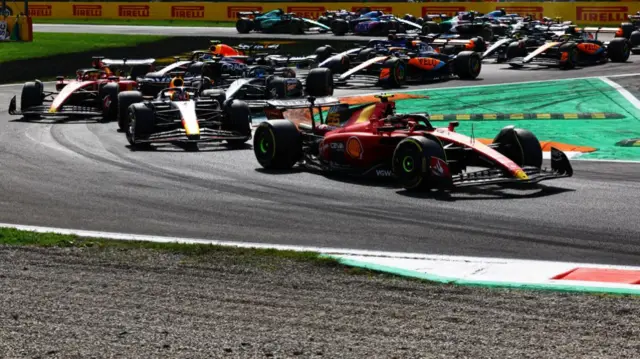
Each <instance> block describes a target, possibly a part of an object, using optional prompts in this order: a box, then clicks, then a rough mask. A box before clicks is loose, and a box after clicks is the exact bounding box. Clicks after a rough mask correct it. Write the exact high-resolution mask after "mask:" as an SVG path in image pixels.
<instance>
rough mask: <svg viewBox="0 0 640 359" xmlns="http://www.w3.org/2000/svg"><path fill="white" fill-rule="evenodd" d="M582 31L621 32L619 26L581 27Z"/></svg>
mask: <svg viewBox="0 0 640 359" xmlns="http://www.w3.org/2000/svg"><path fill="white" fill-rule="evenodd" d="M582 31H584V32H588V33H592V34H596V35H597V34H615V33H618V32H621V31H622V30H621V29H620V28H619V27H583V28H582Z"/></svg>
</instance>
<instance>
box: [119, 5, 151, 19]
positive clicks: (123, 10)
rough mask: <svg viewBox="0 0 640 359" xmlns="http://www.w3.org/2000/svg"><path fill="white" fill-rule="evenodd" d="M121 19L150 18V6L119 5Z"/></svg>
mask: <svg viewBox="0 0 640 359" xmlns="http://www.w3.org/2000/svg"><path fill="white" fill-rule="evenodd" d="M118 16H120V17H149V5H118Z"/></svg>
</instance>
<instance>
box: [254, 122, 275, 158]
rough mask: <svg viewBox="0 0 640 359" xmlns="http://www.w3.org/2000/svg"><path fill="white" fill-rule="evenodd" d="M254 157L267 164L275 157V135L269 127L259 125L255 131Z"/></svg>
mask: <svg viewBox="0 0 640 359" xmlns="http://www.w3.org/2000/svg"><path fill="white" fill-rule="evenodd" d="M255 140H256V141H257V144H258V146H257V151H256V157H257V158H258V162H260V163H261V164H262V163H264V164H267V165H268V164H269V163H270V162H271V161H272V160H273V158H274V157H275V136H274V134H273V131H272V130H271V129H270V128H264V127H259V130H258V131H256V136H255Z"/></svg>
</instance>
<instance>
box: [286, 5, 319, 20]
mask: <svg viewBox="0 0 640 359" xmlns="http://www.w3.org/2000/svg"><path fill="white" fill-rule="evenodd" d="M325 11H326V10H325V7H324V6H287V12H292V13H294V14H296V15H297V16H299V17H306V18H310V19H317V18H319V17H320V16H322V15H324V12H325Z"/></svg>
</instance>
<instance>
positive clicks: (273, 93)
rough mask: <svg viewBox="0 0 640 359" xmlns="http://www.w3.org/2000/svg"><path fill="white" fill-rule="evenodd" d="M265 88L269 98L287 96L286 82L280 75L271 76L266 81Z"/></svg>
mask: <svg viewBox="0 0 640 359" xmlns="http://www.w3.org/2000/svg"><path fill="white" fill-rule="evenodd" d="M266 90H267V93H266V94H265V95H266V97H267V98H269V99H277V98H285V97H287V89H286V84H285V81H284V78H282V77H273V78H272V79H271V80H269V81H267V87H266Z"/></svg>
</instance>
